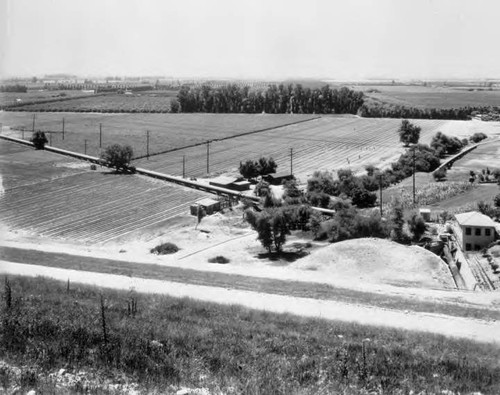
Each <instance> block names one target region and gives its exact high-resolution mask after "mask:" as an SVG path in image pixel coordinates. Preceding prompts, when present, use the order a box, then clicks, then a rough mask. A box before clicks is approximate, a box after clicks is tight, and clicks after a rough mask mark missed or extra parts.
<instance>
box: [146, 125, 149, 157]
mask: <svg viewBox="0 0 500 395" xmlns="http://www.w3.org/2000/svg"><path fill="white" fill-rule="evenodd" d="M146 156H147V158H148V160H149V130H146Z"/></svg>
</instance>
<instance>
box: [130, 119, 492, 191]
mask: <svg viewBox="0 0 500 395" xmlns="http://www.w3.org/2000/svg"><path fill="white" fill-rule="evenodd" d="M412 122H414V123H416V124H418V125H420V126H421V128H422V132H421V142H423V143H427V144H428V143H430V141H431V139H432V136H434V134H435V133H436V132H437V131H443V132H445V133H446V134H450V135H455V136H458V137H461V138H462V137H468V136H470V134H472V133H473V131H476V130H478V129H481V130H486V129H488V128H490V127H492V126H493V125H490V124H489V123H484V122H482V123H481V122H476V123H473V122H468V121H443V120H415V121H412ZM400 124H401V120H399V119H376V118H371V119H367V118H341V117H322V118H320V119H316V120H312V121H309V122H305V123H301V124H296V125H290V126H286V127H282V128H278V129H274V130H270V131H265V132H262V133H257V134H252V135H247V136H241V137H237V138H233V139H229V140H225V141H218V142H213V143H211V144H210V147H209V150H210V158H209V159H210V163H209V173H212V174H218V173H222V172H228V171H237V168H238V166H239V163H240V161H245V160H247V159H252V160H255V159H258V158H259V157H260V156H272V157H273V158H274V159H275V160H276V161H277V163H278V171H279V172H281V171H285V172H287V171H289V170H290V167H291V163H290V162H291V160H290V158H291V155H290V149H291V148H293V158H292V159H293V163H292V166H293V173H294V174H295V175H296V176H298V178H299V179H300V180H301V181H303V182H305V181H306V179H307V178H308V176H310V175H311V174H312V173H313V172H314V171H315V170H338V169H339V168H351V169H353V170H355V171H358V170H363V169H364V167H365V166H366V165H369V164H372V165H375V166H384V165H388V164H389V163H390V162H392V161H393V160H394V159H395V158H397V156H398V155H399V154H401V153H402V152H403V151H404V148H403V146H402V144H401V143H400V142H399V138H398V135H397V133H396V131H397V129H398V127H399V125H400ZM488 130H489V129H488ZM488 130H487V131H486V133H488ZM183 156H184V157H185V174H186V176H194V177H202V176H206V175H207V147H206V145H203V146H198V147H192V148H187V149H183V150H179V151H175V152H171V153H167V154H163V155H158V156H154V157H151V158H149V160H147V159H141V160H138V161H135V163H134V164H135V165H136V166H138V167H145V168H148V169H151V170H156V171H160V172H164V173H168V174H176V175H182V169H183Z"/></svg>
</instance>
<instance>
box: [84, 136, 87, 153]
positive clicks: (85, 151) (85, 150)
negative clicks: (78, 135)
mask: <svg viewBox="0 0 500 395" xmlns="http://www.w3.org/2000/svg"><path fill="white" fill-rule="evenodd" d="M83 152H84V153H85V155H87V140H85V149H84V151H83Z"/></svg>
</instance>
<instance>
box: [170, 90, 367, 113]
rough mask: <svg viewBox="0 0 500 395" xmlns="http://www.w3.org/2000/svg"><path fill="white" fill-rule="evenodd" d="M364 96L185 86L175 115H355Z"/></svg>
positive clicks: (175, 104)
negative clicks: (205, 113) (197, 113)
mask: <svg viewBox="0 0 500 395" xmlns="http://www.w3.org/2000/svg"><path fill="white" fill-rule="evenodd" d="M362 104H363V92H359V91H354V90H351V89H349V88H346V87H343V88H340V89H332V88H330V87H329V86H328V85H326V86H324V87H322V88H318V89H311V88H304V87H303V86H302V85H301V84H296V85H293V84H288V85H286V86H285V85H283V84H280V85H278V86H276V85H269V87H268V88H267V89H265V90H253V89H251V88H250V87H248V86H243V87H241V86H238V85H236V84H228V85H225V86H222V87H220V88H212V87H210V86H208V85H203V86H201V87H189V86H182V87H181V89H180V91H179V93H178V95H177V102H176V101H173V102H172V105H171V110H172V112H208V113H262V112H265V113H270V114H284V113H299V114H302V113H303V114H313V113H316V114H331V113H335V114H356V113H357V112H358V109H359V108H360V107H361V105H362Z"/></svg>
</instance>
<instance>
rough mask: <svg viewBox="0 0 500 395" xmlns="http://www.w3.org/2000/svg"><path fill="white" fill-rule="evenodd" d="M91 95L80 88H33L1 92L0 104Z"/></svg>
mask: <svg viewBox="0 0 500 395" xmlns="http://www.w3.org/2000/svg"><path fill="white" fill-rule="evenodd" d="M83 95H90V94H88V93H84V92H82V91H79V90H45V89H40V90H39V89H32V90H30V89H29V90H28V91H27V92H0V106H8V105H12V104H20V103H23V102H33V101H43V100H52V99H66V98H68V97H73V96H83Z"/></svg>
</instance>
